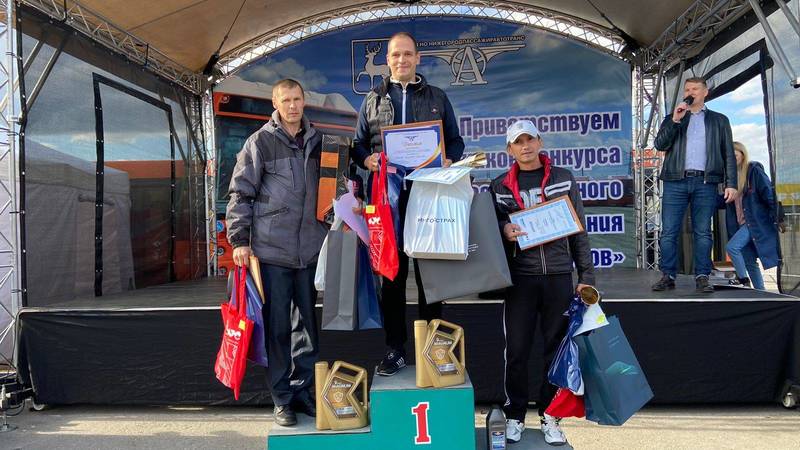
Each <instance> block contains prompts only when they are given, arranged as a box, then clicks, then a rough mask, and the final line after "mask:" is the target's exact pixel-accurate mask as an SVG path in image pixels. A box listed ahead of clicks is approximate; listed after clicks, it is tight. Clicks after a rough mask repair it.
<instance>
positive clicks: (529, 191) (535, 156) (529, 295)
mask: <svg viewBox="0 0 800 450" xmlns="http://www.w3.org/2000/svg"><path fill="white" fill-rule="evenodd" d="M506 143H507V150H508V152H509V153H510V154H511V156H513V157H514V159H516V162H515V163H514V164H513V165H512V166H511V169H510V170H509V171H508V172H506V173H504V174H502V175H500V176H499V177H497V178H495V179H494V180H493V181H492V183H491V186H490V191H491V192H492V195H493V196H494V199H495V210H496V212H497V217H498V221H499V224H500V228H501V230H502V232H503V236H504V237H505V239H506V240H507V241H508V243H509V246H513V249H511V255H510V258H509V259H510V261H509V262H510V264H509V267H510V268H511V280H512V281H513V282H514V285H513V286H512V287H510V288H508V291H507V294H506V300H505V304H504V309H503V322H504V327H503V329H504V330H505V342H506V351H505V356H506V367H505V391H506V403H505V406H504V408H503V409H504V410H505V413H506V418H507V422H506V438H507V439H508V440H509V441H510V442H518V441H519V440H520V439H521V437H522V431H523V430H524V429H525V413H526V411H527V409H528V357H529V356H530V350H531V347H532V343H533V336H534V332H535V330H536V320H537V318H539V319H540V322H541V324H542V335H543V336H544V358H543V363H544V364H543V366H542V367H543V369H544V370H543V374H542V375H543V377H542V380H543V381H542V386H541V389H540V391H539V399H538V401H537V402H536V403H537V405H538V406H539V416H541V427H542V433H544V438H545V441H546V442H547V443H548V444H551V445H561V444H564V443H566V438H565V437H564V433H563V432H562V431H561V428H560V426H559V420H560V419H559V418H556V417H551V416H549V415H547V414H545V409H547V406H548V405H549V404H550V402H551V400H552V399H553V396H554V395H555V393H556V388H555V386H553V385H552V384H550V383H549V382H548V381H547V371H548V369H549V368H550V364H551V362H552V361H553V357H554V356H555V353H556V350H557V349H558V345H559V343H560V342H561V340H562V339H563V338H564V334H565V333H566V332H567V325H568V324H569V321H568V318H567V317H566V316H564V312H565V311H567V309H569V303H570V301H571V300H572V298H573V297H574V296H575V293H576V292H579V291H580V290H581V289H583V288H585V287H587V286H591V285H593V284H594V266H593V265H592V254H591V246H590V245H589V235H588V234H587V233H586V231H582V232H581V233H579V234H574V235H572V236H569V237H566V238H561V239H557V240H555V241H553V242H549V243H546V244H543V245H538V246H536V247H532V248H528V249H526V250H521V249H520V248H519V246H518V245H517V243H516V241H517V238H518V237H519V236H522V235H524V234H525V232H524V231H522V230H521V229H520V227H519V226H518V225H516V224H513V223H511V221H510V220H509V214H510V213H513V212H515V211H519V210H521V209H525V208H530V207H531V206H534V205H536V204H538V203H542V202H544V201H548V200H553V199H555V198H558V197H567V198H569V201H570V203H572V205H573V206H574V208H575V212H576V213H577V214H578V217H579V218H580V221H581V223H582V224H584V229H585V219H584V215H583V202H582V201H581V196H580V193H579V191H578V185H577V183H576V182H575V178H574V177H573V176H572V173H571V172H570V171H569V170H566V169H562V168H560V167H553V166H552V165H551V164H550V159H549V158H548V157H547V156H546V155H544V154H540V153H539V150H541V148H542V138H541V137H540V136H539V130H537V129H536V125H534V124H533V122H531V121H529V120H520V121H517V122H514V123H513V124H512V125H510V126H509V127H508V130H507V133H506ZM573 264H574V265H575V267H576V268H577V269H578V283H577V286H575V285H574V284H573V281H572V271H573Z"/></svg>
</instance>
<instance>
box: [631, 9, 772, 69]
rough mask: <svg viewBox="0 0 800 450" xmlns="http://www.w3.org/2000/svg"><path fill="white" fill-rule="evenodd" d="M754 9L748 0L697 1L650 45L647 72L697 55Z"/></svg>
mask: <svg viewBox="0 0 800 450" xmlns="http://www.w3.org/2000/svg"><path fill="white" fill-rule="evenodd" d="M778 1H780V0H778ZM750 10H751V7H750V4H749V2H748V0H697V1H696V2H694V3H693V4H692V5H691V6H690V7H689V8H688V9H687V10H686V11H685V12H684V13H683V14H681V15H680V16H679V17H678V18H677V19H676V20H675V21H674V22H673V23H672V24H671V25H670V26H669V27H667V29H666V30H664V32H663V33H661V36H659V37H658V39H656V40H655V42H653V43H652V44H651V45H650V46H649V47H647V49H646V50H645V51H644V52H643V54H642V67H643V68H644V70H645V71H646V72H652V71H653V70H654V68H655V67H656V66H659V65H663V66H664V67H665V68H666V69H669V68H670V67H672V66H673V65H675V64H676V63H678V62H679V61H680V60H682V59H687V58H689V57H692V56H694V55H695V54H696V53H697V52H699V51H700V50H701V49H702V48H703V47H705V44H706V43H707V42H708V41H709V40H711V38H713V37H714V36H715V35H717V33H719V32H720V31H722V30H723V29H724V28H725V27H727V26H728V25H730V24H731V23H733V22H734V21H735V20H736V19H738V18H739V17H741V16H742V15H743V14H745V13H746V12H748V11H750Z"/></svg>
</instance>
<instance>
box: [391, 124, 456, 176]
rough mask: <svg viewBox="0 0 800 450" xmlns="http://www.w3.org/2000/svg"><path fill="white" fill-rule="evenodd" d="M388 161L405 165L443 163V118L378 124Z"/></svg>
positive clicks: (418, 166) (438, 164)
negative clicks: (429, 120)
mask: <svg viewBox="0 0 800 450" xmlns="http://www.w3.org/2000/svg"><path fill="white" fill-rule="evenodd" d="M381 140H382V142H383V151H384V152H386V156H387V157H388V158H389V162H390V163H392V164H394V165H397V166H402V167H405V168H407V169H418V168H420V167H431V168H433V167H442V166H444V159H445V152H444V135H443V134H442V121H441V120H435V121H432V122H415V123H411V124H406V125H393V126H390V127H383V128H381Z"/></svg>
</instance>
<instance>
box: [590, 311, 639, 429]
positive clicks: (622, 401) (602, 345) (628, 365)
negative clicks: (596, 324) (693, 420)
mask: <svg viewBox="0 0 800 450" xmlns="http://www.w3.org/2000/svg"><path fill="white" fill-rule="evenodd" d="M608 322H609V324H608V325H607V326H604V327H601V328H598V329H596V330H592V331H590V332H589V333H588V334H582V335H578V336H575V343H576V344H577V345H578V348H579V349H580V364H581V373H582V374H583V381H584V383H586V392H585V393H584V397H583V400H584V403H585V404H586V419H587V420H591V421H592V422H597V423H599V424H600V425H622V424H624V423H625V422H626V421H627V420H628V419H629V418H630V417H631V416H632V415H633V414H634V413H636V411H638V410H640V409H641V408H642V407H643V406H644V405H646V404H647V402H649V401H650V399H652V398H653V391H652V390H651V389H650V384H648V382H647V378H646V377H645V376H644V372H643V371H642V367H641V366H640V365H639V361H638V360H637V359H636V355H634V353H633V349H631V346H630V344H629V343H628V339H627V338H626V337H625V333H623V332H622V327H621V326H620V324H619V320H618V319H617V318H616V317H613V316H612V317H608Z"/></svg>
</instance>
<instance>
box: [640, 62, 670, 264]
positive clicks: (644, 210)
mask: <svg viewBox="0 0 800 450" xmlns="http://www.w3.org/2000/svg"><path fill="white" fill-rule="evenodd" d="M633 76H634V80H633V81H634V87H633V107H634V109H633V126H634V130H633V131H634V139H635V141H634V145H635V148H634V150H633V167H634V175H633V179H634V198H635V200H634V210H635V216H636V218H635V220H636V266H637V267H639V268H642V269H647V270H654V269H657V268H658V261H659V256H660V248H659V244H658V241H659V238H660V236H661V181H660V180H659V178H658V173H659V171H660V169H661V162H662V156H661V155H660V154H659V152H658V151H656V150H655V149H653V148H652V146H651V145H650V144H651V142H652V141H653V140H654V139H655V136H656V134H657V132H658V126H659V125H660V123H661V120H662V119H663V114H662V111H663V104H664V97H665V96H664V92H663V89H662V84H663V83H662V78H663V70H658V73H653V72H645V71H644V70H643V69H642V68H641V67H637V68H636V69H635V70H634V74H633Z"/></svg>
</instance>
